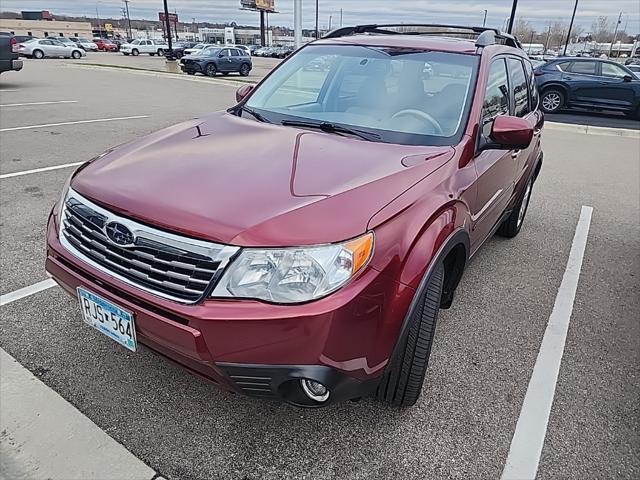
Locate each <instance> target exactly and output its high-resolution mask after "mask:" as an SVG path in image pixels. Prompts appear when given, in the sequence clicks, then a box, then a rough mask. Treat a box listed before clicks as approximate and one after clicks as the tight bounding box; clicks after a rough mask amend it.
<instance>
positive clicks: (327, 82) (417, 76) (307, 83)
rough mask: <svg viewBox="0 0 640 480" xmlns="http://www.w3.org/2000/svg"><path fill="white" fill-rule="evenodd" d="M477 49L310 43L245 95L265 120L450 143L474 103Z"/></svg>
mask: <svg viewBox="0 0 640 480" xmlns="http://www.w3.org/2000/svg"><path fill="white" fill-rule="evenodd" d="M478 58H479V57H477V56H475V55H462V54H455V53H445V52H434V51H423V50H415V49H408V48H395V47H394V48H387V47H384V48H379V47H375V48H374V47H364V46H356V45H345V46H337V45H331V46H325V45H309V46H307V47H305V48H303V49H302V50H300V52H299V53H297V54H295V55H294V56H293V57H292V58H291V59H290V60H289V61H287V62H285V63H283V64H282V66H281V67H280V68H278V69H277V70H275V71H274V72H273V74H272V75H271V76H269V77H268V78H267V79H265V80H264V82H263V83H262V85H260V87H259V88H258V89H256V91H255V92H254V94H253V95H251V97H250V98H249V100H248V101H247V104H246V106H247V107H249V108H251V109H253V110H254V111H257V112H258V113H259V114H261V116H262V117H264V119H265V120H267V121H270V122H274V123H281V122H282V121H307V122H313V123H323V122H328V123H333V124H339V125H345V126H351V127H355V128H358V129H359V130H365V131H369V132H371V133H373V134H376V135H378V136H379V137H380V141H383V142H388V143H400V144H407V145H424V144H426V145H452V144H455V143H457V142H458V141H459V139H460V137H461V136H462V126H463V125H464V120H466V117H467V114H468V112H467V110H468V108H469V104H470V103H471V98H470V97H471V94H472V91H473V86H474V84H475V78H476V71H477V65H478Z"/></svg>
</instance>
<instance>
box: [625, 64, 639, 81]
mask: <svg viewBox="0 0 640 480" xmlns="http://www.w3.org/2000/svg"><path fill="white" fill-rule="evenodd" d="M627 68H628V69H629V70H631V72H633V74H634V75H635V76H636V77H638V78H640V64H639V63H630V64H629V65H627Z"/></svg>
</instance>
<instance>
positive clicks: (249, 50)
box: [227, 45, 251, 56]
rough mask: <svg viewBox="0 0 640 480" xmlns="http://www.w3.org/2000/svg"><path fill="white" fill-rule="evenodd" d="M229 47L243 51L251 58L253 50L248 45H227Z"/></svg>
mask: <svg viewBox="0 0 640 480" xmlns="http://www.w3.org/2000/svg"><path fill="white" fill-rule="evenodd" d="M227 46H228V47H235V48H239V49H240V50H243V51H244V52H245V53H246V54H247V55H249V56H251V49H250V48H249V47H247V46H246V45H227Z"/></svg>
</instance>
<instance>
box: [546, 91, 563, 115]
mask: <svg viewBox="0 0 640 480" xmlns="http://www.w3.org/2000/svg"><path fill="white" fill-rule="evenodd" d="M561 103H562V98H560V94H558V93H556V92H549V93H547V94H545V96H544V97H543V98H542V106H543V107H544V108H545V110H547V111H550V112H551V111H553V110H557V109H558V108H560V104H561Z"/></svg>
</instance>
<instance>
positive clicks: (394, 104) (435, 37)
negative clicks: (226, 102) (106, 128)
mask: <svg viewBox="0 0 640 480" xmlns="http://www.w3.org/2000/svg"><path fill="white" fill-rule="evenodd" d="M237 100H238V104H237V105H235V106H234V107H232V108H230V109H229V110H227V111H223V112H217V113H213V114H211V115H209V116H206V117H204V118H200V119H197V120H192V121H188V122H185V123H182V124H179V125H176V126H173V127H169V128H167V129H164V130H162V131H159V132H157V133H154V134H151V135H149V136H147V137H144V138H141V139H139V140H136V141H134V142H131V143H129V144H126V145H122V146H119V147H116V148H114V149H112V150H109V151H107V152H106V153H104V154H102V155H100V156H99V157H97V158H95V159H93V160H90V161H89V162H87V163H85V164H84V165H82V166H81V167H80V168H79V169H78V170H77V171H76V172H75V173H74V174H73V175H72V176H71V178H70V179H69V182H68V184H67V185H66V186H65V188H64V192H63V195H62V198H61V200H60V202H59V203H58V205H57V206H56V207H55V208H54V209H53V211H52V213H51V216H50V218H49V224H48V234H47V235H48V239H47V240H48V247H47V264H46V268H47V271H48V272H49V273H50V274H51V275H52V276H53V278H54V279H55V280H56V281H57V282H58V283H59V284H60V285H61V286H62V287H63V288H64V289H65V290H66V291H67V292H69V293H70V294H72V295H73V296H74V297H76V298H78V300H79V302H80V308H81V312H82V315H83V318H84V320H85V322H87V323H88V324H89V325H91V326H93V327H95V328H97V329H98V330H99V331H101V332H102V333H104V334H105V335H107V336H109V337H110V338H112V339H113V340H115V341H116V342H118V343H120V344H122V345H123V346H124V347H126V348H128V349H130V350H132V351H135V350H136V348H137V347H138V344H139V343H140V344H144V345H146V346H148V347H149V348H151V349H152V350H154V351H156V352H158V353H160V354H162V355H164V356H166V357H168V358H169V359H171V360H174V361H176V362H178V363H179V364H181V365H182V366H184V367H185V368H187V369H188V370H189V371H191V372H193V373H195V374H198V375H201V376H204V377H206V378H207V379H209V380H211V381H213V382H215V383H217V384H218V385H220V386H221V387H223V388H226V389H230V390H233V391H236V392H242V393H245V394H247V395H251V396H255V397H262V398H273V399H280V400H283V401H287V402H290V403H292V404H295V405H299V406H322V405H327V404H329V403H331V402H336V401H341V400H345V399H356V398H359V397H363V396H366V395H370V394H374V395H376V396H377V397H378V398H379V399H381V400H384V401H386V402H389V403H392V404H394V405H412V404H414V403H415V402H416V400H417V399H418V397H419V395H420V390H421V388H422V383H423V379H424V375H425V371H426V368H427V362H428V360H429V353H430V349H431V343H432V340H433V336H434V329H435V325H436V318H437V315H438V310H439V309H440V308H447V307H449V306H450V305H451V302H452V300H453V296H454V292H455V289H456V286H457V285H458V282H459V281H460V278H461V276H462V273H463V271H464V269H465V266H466V265H467V262H468V261H469V259H470V258H471V257H472V256H473V254H474V253H475V252H476V251H477V250H478V248H479V247H480V246H481V245H482V243H483V242H484V241H485V240H487V239H488V238H490V237H491V236H492V235H493V234H494V232H497V233H498V234H500V235H503V236H506V237H513V236H515V235H517V234H518V232H519V231H520V228H521V227H522V223H523V220H524V216H525V214H526V212H527V206H528V203H529V198H530V195H531V189H532V186H533V183H534V181H535V180H536V177H537V175H538V173H539V171H540V167H541V165H542V151H541V148H540V132H541V128H542V125H543V116H542V114H541V112H540V110H539V109H538V103H539V101H538V93H537V91H536V86H535V81H534V77H533V74H532V68H531V64H530V62H529V60H528V59H527V57H526V55H525V53H524V52H523V51H522V50H521V49H520V48H519V43H518V41H517V40H516V39H515V38H514V37H512V36H510V35H507V34H504V33H501V32H498V31H496V30H492V29H485V28H477V27H472V28H468V27H450V26H442V25H401V26H399V25H365V26H358V27H347V28H341V29H338V30H336V31H334V32H332V33H330V34H328V35H327V36H326V37H324V38H323V39H321V40H319V41H315V42H312V43H311V44H309V45H307V46H305V47H303V48H301V49H300V50H298V52H297V53H295V54H294V55H292V56H291V57H289V59H287V60H286V61H284V62H283V63H282V64H280V65H279V66H278V67H277V68H275V69H274V70H273V71H272V72H271V73H270V74H269V75H268V76H267V77H266V78H265V79H264V80H262V81H261V82H260V84H259V85H258V86H257V87H255V88H254V87H253V86H250V85H245V86H243V87H242V88H240V89H239V91H238V94H237Z"/></svg>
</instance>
